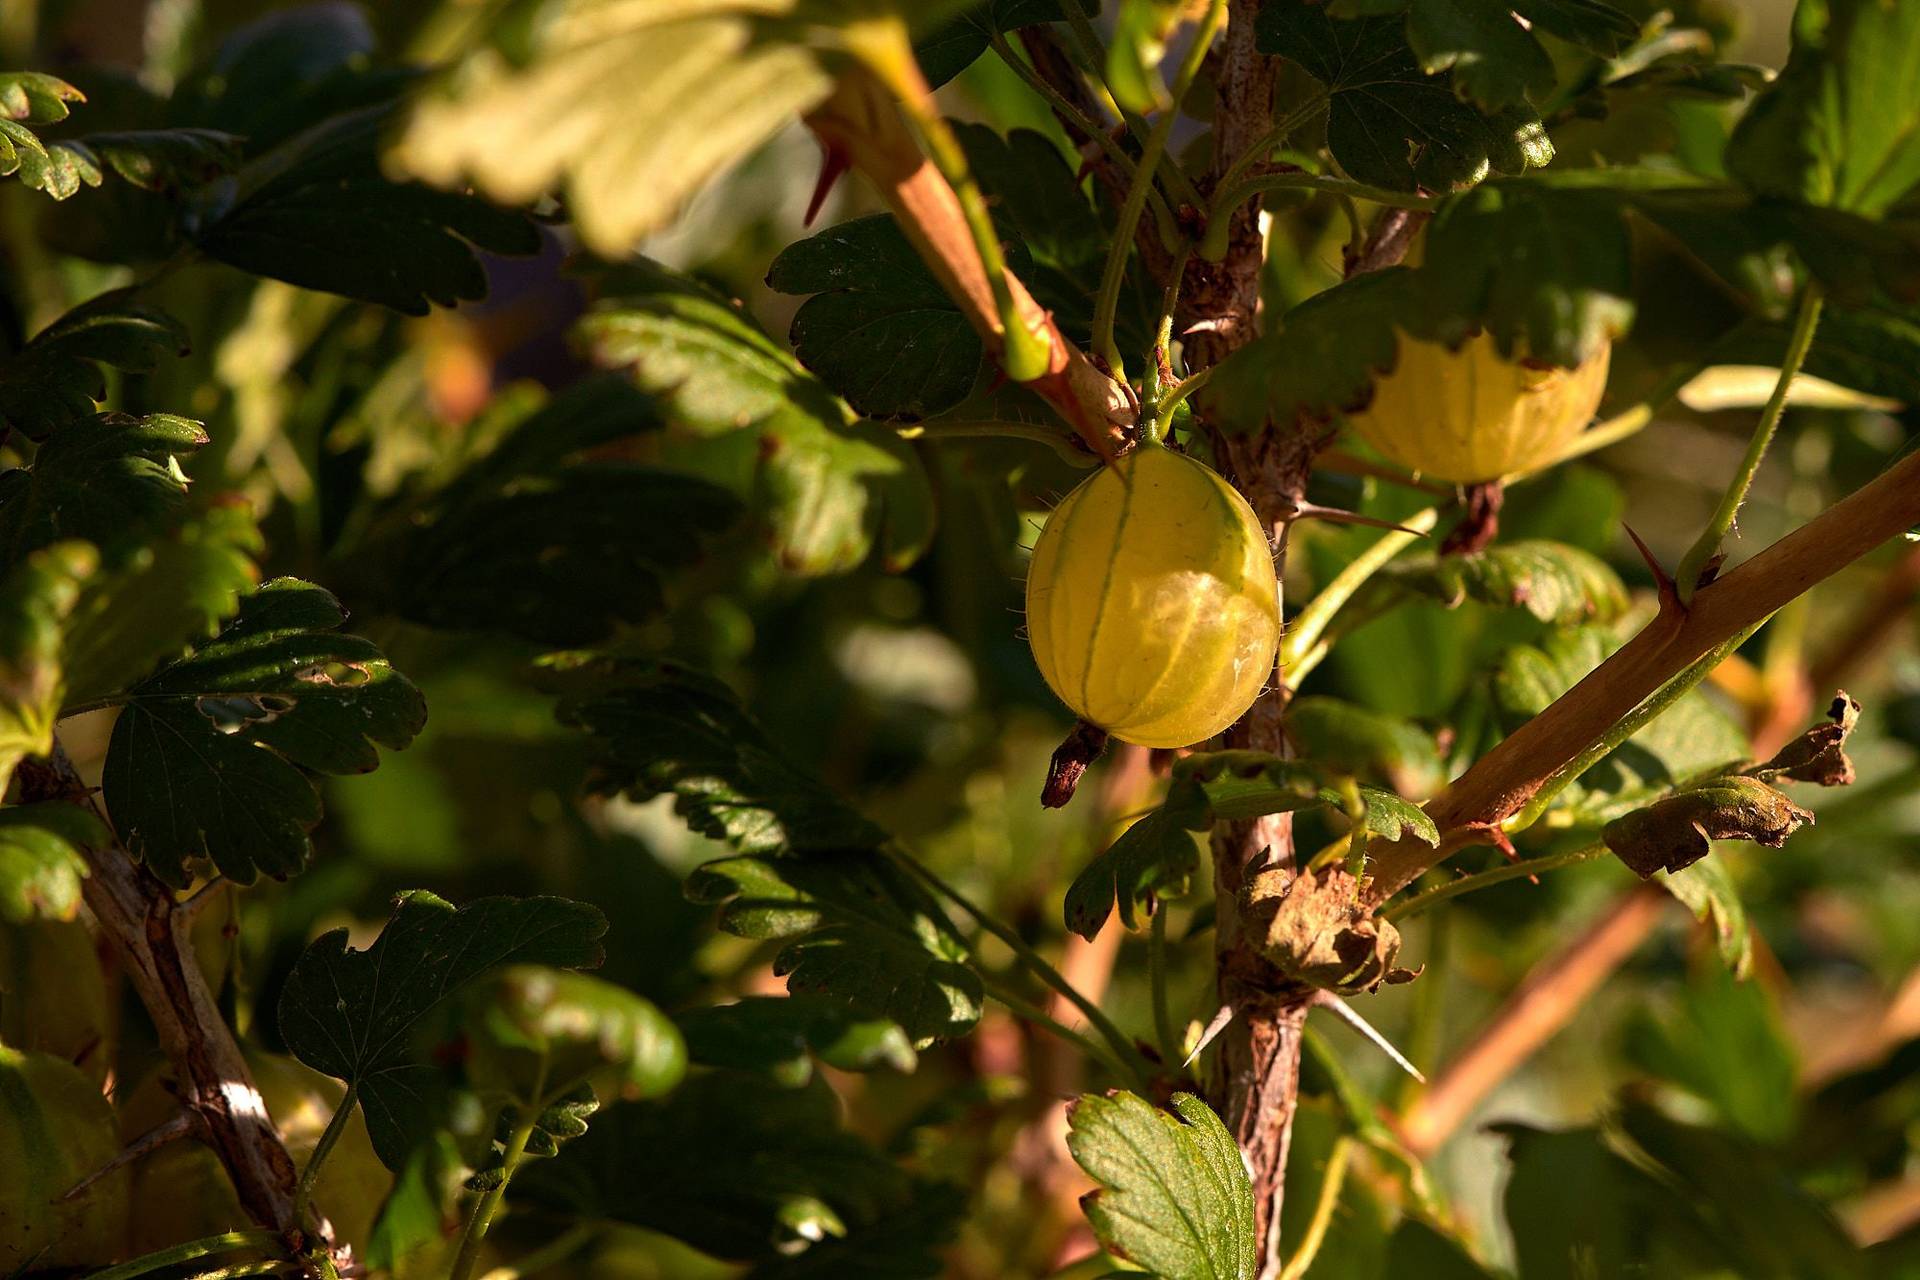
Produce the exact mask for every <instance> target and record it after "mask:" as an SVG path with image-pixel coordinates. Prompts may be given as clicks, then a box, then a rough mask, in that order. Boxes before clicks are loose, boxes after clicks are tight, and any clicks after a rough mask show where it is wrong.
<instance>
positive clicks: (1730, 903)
mask: <svg viewBox="0 0 1920 1280" xmlns="http://www.w3.org/2000/svg"><path fill="white" fill-rule="evenodd" d="M1658 879H1659V882H1660V885H1661V887H1662V888H1664V889H1666V891H1667V892H1668V893H1671V894H1672V895H1673V896H1674V897H1676V898H1678V899H1680V901H1682V902H1684V903H1685V904H1686V906H1687V910H1689V911H1691V912H1693V918H1694V919H1696V920H1698V921H1699V922H1700V923H1701V924H1703V925H1706V926H1707V928H1708V929H1710V930H1711V931H1712V935H1713V941H1714V945H1715V947H1716V948H1717V949H1718V950H1719V952H1720V959H1721V961H1722V962H1723V963H1724V964H1725V965H1726V966H1727V969H1728V971H1729V972H1731V973H1732V974H1733V975H1734V976H1735V977H1738V978H1744V977H1746V976H1747V974H1748V972H1749V971H1750V970H1751V969H1752V968H1753V933H1752V929H1751V927H1750V925H1749V924H1748V921H1747V908H1746V904H1745V903H1743V902H1741V901H1740V891H1739V889H1737V888H1735V887H1734V883H1733V877H1732V876H1731V875H1730V874H1729V873H1728V871H1727V864H1726V862H1725V861H1724V860H1722V859H1719V858H1706V859H1703V860H1701V861H1699V862H1696V863H1694V864H1693V865H1692V866H1690V867H1682V868H1680V869H1679V870H1678V871H1667V872H1663V873H1661V875H1660V876H1659V877H1658Z"/></svg>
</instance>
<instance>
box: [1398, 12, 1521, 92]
mask: <svg viewBox="0 0 1920 1280" xmlns="http://www.w3.org/2000/svg"><path fill="white" fill-rule="evenodd" d="M1406 30H1407V42H1408V43H1409V44H1410V45H1411V46H1412V47H1413V51H1414V53H1415V54H1416V55H1417V56H1418V57H1419V59H1420V65H1421V67H1422V68H1423V69H1424V70H1426V71H1427V72H1429V73H1433V72H1439V71H1447V70H1451V71H1452V72H1453V83H1454V85H1455V86H1456V87H1457V88H1458V89H1459V91H1460V93H1461V94H1462V95H1463V96H1464V97H1466V98H1469V99H1471V100H1472V101H1474V102H1476V103H1478V104H1479V105H1480V106H1482V107H1485V108H1486V109H1487V110H1489V111H1499V110H1501V109H1502V108H1504V107H1510V106H1513V105H1515V104H1516V103H1522V102H1525V101H1526V100H1527V98H1528V96H1529V95H1531V96H1533V97H1535V98H1544V96H1545V95H1546V94H1547V93H1549V92H1550V91H1551V90H1552V89H1553V83H1554V73H1553V59H1551V58H1549V57H1548V56H1547V51H1546V50H1545V49H1542V48H1541V47H1540V42H1539V41H1538V40H1535V39H1534V38H1533V33H1532V32H1530V31H1528V30H1527V29H1526V28H1525V27H1523V26H1521V25H1520V24H1519V23H1518V22H1517V21H1515V20H1514V15H1513V11H1512V10H1510V9H1509V8H1508V7H1507V6H1506V5H1505V4H1503V3H1501V0H1415V3H1414V4H1413V5H1412V6H1411V8H1410V9H1409V11H1408V17H1407V28H1406Z"/></svg>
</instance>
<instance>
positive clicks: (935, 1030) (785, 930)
mask: <svg viewBox="0 0 1920 1280" xmlns="http://www.w3.org/2000/svg"><path fill="white" fill-rule="evenodd" d="M687 897H688V898H690V899H691V900H693V901H695V902H700V903H710V904H717V905H719V906H720V927H721V928H722V929H724V930H726V931H727V932H728V933H732V934H737V935H739V936H740V937H743V938H755V939H762V940H768V939H774V940H783V941H786V943H787V945H786V946H785V947H784V948H783V949H782V950H781V951H780V954H779V955H778V956H776V957H775V959H774V962H773V972H774V974H775V976H778V977H784V978H786V979H787V989H788V990H789V991H791V992H792V993H793V994H795V995H802V994H809V993H811V994H820V995H827V996H831V997H832V998H834V999H835V1000H838V1001H840V1002H842V1003H843V1004H845V1005H847V1006H848V1007H849V1008H851V1009H852V1010H854V1012H856V1013H858V1014H860V1015H861V1016H864V1017H868V1018H887V1019H891V1020H892V1021H894V1022H897V1023H899V1024H900V1026H901V1028H902V1030H904V1031H905V1032H906V1034H907V1036H908V1038H909V1039H910V1040H911V1041H912V1042H913V1044H914V1045H915V1047H924V1046H926V1045H928V1044H931V1043H932V1042H933V1041H935V1040H944V1039H951V1038H953V1037H954V1036H958V1035H963V1034H965V1033H966V1032H967V1031H968V1030H969V1029H970V1028H971V1027H972V1026H973V1024H974V1023H975V1022H977V1021H978V1020H979V1018H980V1010H981V1002H982V1000H983V998H984V997H983V991H982V987H981V983H980V977H979V975H978V974H976V973H975V972H974V971H973V970H972V969H970V968H968V967H967V965H966V963H965V960H966V950H965V948H964V947H963V946H962V945H961V944H960V942H959V941H958V939H957V937H956V936H955V933H954V930H953V926H952V924H951V923H950V922H949V921H948V920H947V918H946V916H945V915H943V914H942V913H941V911H940V908H939V906H938V904H936V903H935V902H934V901H933V900H932V899H931V898H930V897H928V895H927V893H926V891H925V890H923V889H922V888H920V886H919V885H918V883H917V882H915V881H913V880H910V879H908V878H907V876H906V875H905V874H904V873H902V872H901V871H899V870H898V869H897V868H895V867H894V866H892V865H891V864H890V863H887V862H884V861H881V860H880V859H879V858H877V857H875V856H874V855H872V854H869V853H842V854H827V853H816V854H813V855H811V856H809V857H806V858H745V857H741V858H722V859H720V860H718V861H715V862H709V863H707V864H706V865H704V866H702V867H699V868H697V869H696V870H695V871H694V872H693V874H692V875H690V876H688V877H687Z"/></svg>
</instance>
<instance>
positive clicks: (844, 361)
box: [767, 213, 985, 419]
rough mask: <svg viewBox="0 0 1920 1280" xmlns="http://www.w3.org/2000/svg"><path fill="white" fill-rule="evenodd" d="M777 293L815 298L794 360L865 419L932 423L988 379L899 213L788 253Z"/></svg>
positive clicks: (961, 318)
mask: <svg viewBox="0 0 1920 1280" xmlns="http://www.w3.org/2000/svg"><path fill="white" fill-rule="evenodd" d="M767 286H768V287H769V288H771V289H773V290H775V291H776V292H779V293H791V294H801V295H805V294H811V295H813V296H811V297H809V298H807V300H806V301H805V302H803V303H801V304H800V309H799V310H798V311H796V312H795V313H794V316H793V326H792V328H791V329H789V330H788V333H787V338H788V340H789V341H790V342H791V343H792V344H793V354H794V356H795V357H796V358H798V360H799V361H800V363H801V364H803V365H805V366H806V367H807V368H808V369H809V370H811V371H812V372H813V373H814V374H815V375H816V376H818V377H819V378H820V380H821V381H823V382H825V383H826V384H827V385H828V386H830V387H832V388H833V389H834V390H836V391H838V392H839V393H840V394H841V395H843V396H844V397H846V401H847V403H848V404H850V405H852V406H853V407H854V408H855V409H857V410H859V411H860V412H861V413H863V414H867V415H869V416H872V417H876V418H908V419H917V418H925V417H927V416H929V415H931V414H935V413H939V412H940V411H941V410H943V409H950V408H952V407H953V406H954V405H956V404H959V403H960V402H961V401H962V400H964V399H965V398H966V396H967V392H968V391H970V390H971V389H972V388H973V384H974V380H975V379H976V378H977V377H978V376H979V373H980V361H981V359H982V358H983V356H984V354H985V348H984V347H983V346H982V345H981V343H980V337H979V335H978V334H976V333H975V332H974V330H973V326H972V325H971V324H970V323H968V321H967V318H966V316H965V315H963V314H962V313H961V311H960V308H959V305H958V304H957V303H955V302H954V301H953V299H952V298H951V297H949V296H948V294H947V292H946V290H945V289H943V288H941V286H940V282H939V281H938V280H936V279H934V277H933V273H932V272H931V271H929V270H928V269H927V267H926V264H925V263H924V262H923V261H921V258H920V254H919V252H918V251H917V250H916V249H915V248H914V247H913V245H912V244H911V243H909V242H908V240H907V237H906V236H905V235H904V234H902V232H901V230H900V226H899V224H898V223H896V222H895V221H894V220H893V217H892V215H890V214H884V213H880V214H872V215H870V216H868V217H865V218H856V219H854V220H853V221H852V222H843V223H841V224H840V225H838V226H835V227H829V228H827V229H826V230H825V231H822V232H819V233H817V234H815V235H812V236H809V237H808V238H807V239H805V240H800V241H797V242H795V243H793V244H790V245H788V246H787V247H786V248H785V249H783V250H781V252H780V256H779V257H777V258H775V259H774V260H773V266H772V267H770V268H769V269H768V271H767Z"/></svg>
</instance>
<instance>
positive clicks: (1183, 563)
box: [1027, 444, 1280, 747]
mask: <svg viewBox="0 0 1920 1280" xmlns="http://www.w3.org/2000/svg"><path fill="white" fill-rule="evenodd" d="M1027 633H1028V639H1029V642H1030V643H1031V644H1032V646H1033V657H1034V661H1035V662H1036V663H1038V664H1039V667H1040V674H1041V675H1042V676H1044V677H1045V678H1046V681H1047V685H1048V687H1050V688H1051V689H1052V690H1053V691H1054V693H1055V694H1057V695H1058V696H1059V698H1060V700H1061V701H1062V702H1064V703H1066V704H1067V705H1068V706H1069V707H1071V708H1072V709H1073V710H1074V712H1075V713H1077V714H1078V715H1079V716H1080V717H1081V719H1083V720H1086V721H1087V722H1089V723H1090V724H1095V725H1098V726H1099V727H1100V728H1102V729H1104V730H1106V731H1107V732H1108V733H1110V734H1112V735H1113V736H1114V737H1116V738H1118V739H1120V740H1121V741H1122V742H1132V743H1136V744H1138V745H1140V746H1144V747H1184V746H1189V745H1191V744H1193V743H1196V742H1202V741H1205V740H1206V739H1207V738H1210V737H1212V736H1213V735H1214V734H1216V733H1219V732H1220V731H1221V730H1222V729H1225V728H1226V727H1227V726H1228V725H1230V724H1232V723H1233V722H1234V721H1235V720H1238V719H1239V718H1240V716H1241V715H1242V714H1244V713H1245V711H1246V709H1247V708H1248V707H1249V706H1250V705H1252V703H1253V700H1254V698H1255V696H1256V695H1258V694H1259V692H1260V689H1261V687H1262V686H1263V685H1265V684H1266V682H1267V679H1268V677H1269V676H1271V675H1272V673H1273V662H1274V653H1275V650H1276V647H1277V645H1278V643H1279V639H1280V595H1279V585H1278V583H1277V582H1276V580H1275V578H1274V572H1273V554H1272V552H1271V551H1270V550H1269V548H1268V546H1267V539H1266V535H1265V534H1264V533H1263V532H1262V530H1261V528H1260V524H1259V521H1258V520H1257V519H1256V518H1255V516H1254V514H1253V510H1252V509H1251V508H1250V507H1248V506H1247V502H1246V499H1245V498H1242V497H1241V496H1240V494H1239V493H1238V492H1236V491H1235V490H1234V488H1233V486H1231V485H1229V484H1228V483H1227V482H1226V481H1225V480H1223V479H1221V478H1220V477H1219V476H1218V475H1216V474H1215V473H1214V472H1213V471H1211V470H1209V469H1208V468H1207V467H1205V466H1203V465H1202V464H1200V463H1198V462H1195V461H1194V460H1193V459H1191V458H1188V457H1186V456H1184V455H1182V454H1178V453H1175V452H1173V451H1172V450H1170V449H1165V448H1162V447H1160V446H1158V445H1151V444H1148V445H1142V446H1141V447H1139V448H1137V449H1135V450H1134V451H1133V452H1132V453H1129V454H1127V455H1126V456H1125V457H1123V458H1121V459H1120V461H1119V462H1118V463H1116V464H1115V465H1114V466H1112V467H1102V468H1101V469H1100V471H1099V472H1098V473H1096V474H1095V475H1094V476H1093V477H1092V478H1090V479H1088V480H1087V481H1086V482H1085V483H1083V484H1082V485H1081V486H1080V487H1079V488H1077V489H1075V490H1074V491H1073V492H1072V493H1070V494H1068V495H1067V498H1066V501H1064V502H1062V503H1061V504H1060V505H1059V506H1058V507H1056V508H1055V509H1054V512H1053V514H1052V516H1051V517H1049V519H1048V520H1047V525H1046V528H1045V529H1044V530H1042V531H1041V534H1040V540H1039V542H1037V543H1036V544H1035V545H1034V548H1033V564H1032V566H1031V568H1030V569H1029V570H1028V573H1027Z"/></svg>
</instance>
